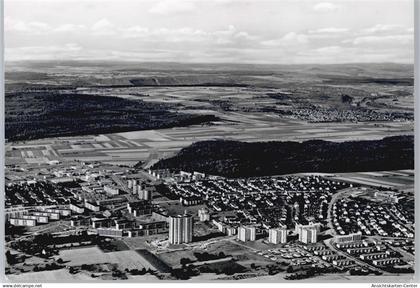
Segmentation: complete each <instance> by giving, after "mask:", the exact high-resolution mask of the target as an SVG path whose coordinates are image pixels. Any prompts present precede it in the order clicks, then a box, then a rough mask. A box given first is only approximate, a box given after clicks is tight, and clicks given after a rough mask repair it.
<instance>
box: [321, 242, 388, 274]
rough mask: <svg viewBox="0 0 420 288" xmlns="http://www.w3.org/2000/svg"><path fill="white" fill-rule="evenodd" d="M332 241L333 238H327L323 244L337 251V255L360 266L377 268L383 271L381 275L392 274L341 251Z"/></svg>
mask: <svg viewBox="0 0 420 288" xmlns="http://www.w3.org/2000/svg"><path fill="white" fill-rule="evenodd" d="M332 241H333V239H327V240H325V241H324V243H325V245H326V246H327V247H328V248H329V249H330V250H331V251H334V252H335V253H337V254H338V255H341V256H344V257H346V258H348V259H350V260H353V261H354V262H355V263H356V264H358V265H359V266H361V267H368V268H369V269H371V270H377V271H380V272H382V273H383V275H392V274H391V273H388V272H386V271H383V270H381V269H379V268H377V267H375V266H372V265H370V264H368V263H366V262H363V261H362V260H360V259H359V258H356V257H353V256H352V255H349V254H347V253H345V252H343V251H341V250H340V249H338V248H337V247H335V246H334V245H333V244H332V243H331V242H332Z"/></svg>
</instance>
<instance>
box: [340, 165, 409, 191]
mask: <svg viewBox="0 0 420 288" xmlns="http://www.w3.org/2000/svg"><path fill="white" fill-rule="evenodd" d="M334 179H337V180H344V181H349V182H353V183H357V184H363V185H368V186H374V187H380V186H382V187H386V188H391V189H399V190H407V191H412V190H413V189H414V170H398V171H379V172H360V173H339V174H337V176H335V177H334Z"/></svg>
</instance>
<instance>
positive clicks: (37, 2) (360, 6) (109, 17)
mask: <svg viewBox="0 0 420 288" xmlns="http://www.w3.org/2000/svg"><path fill="white" fill-rule="evenodd" d="M413 2H414V1H413V0H329V1H319V0H252V1H251V0H5V3H4V7H5V9H4V14H5V20H4V21H5V22H4V29H5V48H6V49H5V59H6V61H13V60H116V61H118V60H123V61H140V62H141V61H171V62H201V63H206V62H209V63H264V64H304V63H305V64H314V63H320V64H334V63H355V62H357V63H359V62H398V63H413V62H414V60H413V59H414V32H413V30H414V28H413V27H414V7H413Z"/></svg>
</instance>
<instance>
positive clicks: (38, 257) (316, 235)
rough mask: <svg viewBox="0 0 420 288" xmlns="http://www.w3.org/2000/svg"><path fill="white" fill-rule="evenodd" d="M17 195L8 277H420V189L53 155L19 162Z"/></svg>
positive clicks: (13, 190)
mask: <svg viewBox="0 0 420 288" xmlns="http://www.w3.org/2000/svg"><path fill="white" fill-rule="evenodd" d="M378 173H380V172H378ZM378 173H376V174H378ZM384 173H385V174H386V173H388V174H387V175H394V176H395V177H396V178H395V179H399V178H402V177H405V178H410V177H412V176H413V172H412V170H401V171H390V172H384ZM367 174H369V173H367ZM373 174H375V173H373ZM398 177H399V178H398ZM391 178H392V177H391ZM359 180H360V177H359ZM397 187H398V185H397ZM5 196H6V220H7V224H6V225H7V226H6V250H7V253H6V256H7V263H8V264H7V273H8V274H17V275H24V274H25V273H29V272H32V273H33V272H38V271H46V270H53V271H65V273H67V274H69V275H78V277H87V278H92V277H100V278H101V279H128V278H132V277H140V276H139V275H142V276H144V275H149V276H150V277H155V278H158V279H190V278H194V277H200V275H204V274H206V273H215V274H214V275H224V276H223V277H221V278H222V279H244V278H254V277H276V276H278V277H282V278H284V279H289V280H293V279H303V278H310V277H313V276H315V275H318V276H319V275H324V274H325V275H335V274H338V275H342V274H344V275H369V274H370V275H384V276H386V275H395V274H410V273H413V265H414V255H415V252H414V224H413V222H414V195H413V194H412V193H410V192H406V191H400V190H399V189H396V188H391V187H389V186H387V185H378V182H374V181H373V182H372V183H371V185H367V184H361V183H360V181H352V177H348V178H346V176H345V175H333V174H320V173H302V174H294V175H283V176H276V177H252V178H237V179H233V178H225V177H221V176H214V175H206V174H204V173H199V172H187V171H170V170H150V169H149V170H147V169H146V170H144V169H142V168H132V167H124V166H116V165H111V164H104V163H101V162H95V161H92V162H80V161H73V162H71V163H61V162H59V161H53V162H48V163H44V164H27V165H20V166H19V167H17V166H14V165H10V166H8V167H7V174H6V195H5ZM83 255H85V256H83ZM27 258H30V259H32V260H31V261H27V260H26V261H25V259H27ZM85 262H87V263H85ZM62 273H64V272H62Z"/></svg>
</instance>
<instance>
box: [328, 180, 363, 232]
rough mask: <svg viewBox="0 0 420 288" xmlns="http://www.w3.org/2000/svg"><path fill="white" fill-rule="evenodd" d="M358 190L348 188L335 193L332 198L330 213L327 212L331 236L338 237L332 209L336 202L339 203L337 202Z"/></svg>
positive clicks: (329, 206)
mask: <svg viewBox="0 0 420 288" xmlns="http://www.w3.org/2000/svg"><path fill="white" fill-rule="evenodd" d="M356 189H357V188H346V189H343V190H340V191H338V192H337V193H335V194H334V195H333V196H332V197H331V201H330V203H328V211H327V215H328V216H327V220H328V227H330V228H331V230H332V231H331V234H332V235H336V232H335V229H334V225H333V223H332V219H333V217H332V207H333V205H334V203H335V202H337V200H339V199H341V198H344V196H346V194H347V193H350V192H353V191H355V190H356Z"/></svg>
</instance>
